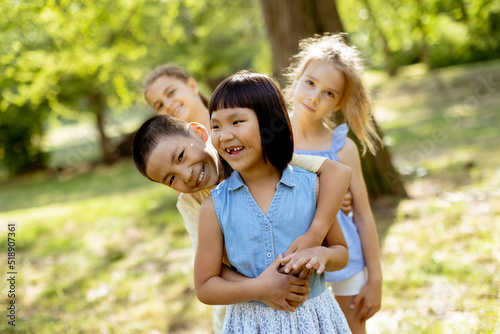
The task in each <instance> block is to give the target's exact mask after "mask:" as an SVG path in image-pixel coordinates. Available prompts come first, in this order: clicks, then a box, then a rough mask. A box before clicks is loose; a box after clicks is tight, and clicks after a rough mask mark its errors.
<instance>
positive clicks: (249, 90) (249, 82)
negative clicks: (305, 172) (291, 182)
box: [208, 71, 293, 171]
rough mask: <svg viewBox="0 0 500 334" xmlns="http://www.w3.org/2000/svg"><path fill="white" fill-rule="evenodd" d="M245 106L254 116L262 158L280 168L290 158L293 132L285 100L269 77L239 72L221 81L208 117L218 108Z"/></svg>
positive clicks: (213, 95)
mask: <svg viewBox="0 0 500 334" xmlns="http://www.w3.org/2000/svg"><path fill="white" fill-rule="evenodd" d="M234 108H248V109H252V110H253V111H254V112H255V114H256V115H257V119H258V120H259V128H260V139H261V143H262V154H263V156H264V159H265V160H266V159H269V161H270V162H271V164H272V165H273V166H274V167H276V169H278V170H280V171H283V170H284V169H285V167H286V166H287V165H288V163H290V160H292V155H293V132H292V127H291V124H290V118H289V117H288V111H287V108H286V103H285V99H284V98H283V95H282V94H281V91H280V90H279V88H278V86H277V85H276V83H275V82H274V81H273V79H271V78H270V77H269V76H267V75H265V74H260V73H252V72H249V71H240V72H238V73H235V74H233V75H232V76H230V77H228V78H226V79H225V80H224V81H222V82H221V83H220V84H219V86H217V88H216V89H215V91H214V93H213V94H212V98H211V99H210V103H209V105H208V110H209V112H210V117H212V114H213V113H214V112H216V111H218V110H221V109H234Z"/></svg>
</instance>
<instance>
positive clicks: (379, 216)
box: [370, 196, 404, 246]
mask: <svg viewBox="0 0 500 334" xmlns="http://www.w3.org/2000/svg"><path fill="white" fill-rule="evenodd" d="M402 200H404V199H402V198H399V197H395V196H382V197H378V198H374V199H370V206H371V208H372V211H373V216H374V217H375V225H376V227H377V233H378V238H379V244H380V246H382V245H383V244H384V241H385V237H386V236H387V233H388V231H389V229H390V228H391V226H392V225H393V224H394V223H395V222H396V220H397V209H398V206H399V203H400V202H401V201H402Z"/></svg>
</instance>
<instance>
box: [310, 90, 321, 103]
mask: <svg viewBox="0 0 500 334" xmlns="http://www.w3.org/2000/svg"><path fill="white" fill-rule="evenodd" d="M309 101H311V102H312V103H314V104H317V103H318V101H319V92H313V93H311V95H310V96H309Z"/></svg>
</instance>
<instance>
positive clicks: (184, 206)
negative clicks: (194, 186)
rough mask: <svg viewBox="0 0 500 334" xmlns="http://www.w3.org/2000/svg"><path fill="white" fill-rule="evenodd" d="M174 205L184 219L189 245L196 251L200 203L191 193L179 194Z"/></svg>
mask: <svg viewBox="0 0 500 334" xmlns="http://www.w3.org/2000/svg"><path fill="white" fill-rule="evenodd" d="M176 206H177V210H179V213H180V214H181V216H182V218H183V219H184V225H185V226H186V230H187V232H188V233H189V237H190V238H191V245H192V246H193V250H194V251H195V252H196V248H197V247H198V223H199V220H200V208H201V203H200V202H199V199H198V198H197V197H196V196H194V195H193V194H180V195H179V198H178V199H177V205H176Z"/></svg>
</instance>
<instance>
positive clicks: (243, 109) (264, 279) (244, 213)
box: [194, 72, 350, 333]
mask: <svg viewBox="0 0 500 334" xmlns="http://www.w3.org/2000/svg"><path fill="white" fill-rule="evenodd" d="M209 110H210V114H211V124H212V134H211V135H212V143H213V145H214V147H215V148H216V149H217V151H218V153H219V154H220V156H221V158H222V159H224V161H225V163H227V164H228V165H229V166H230V167H231V168H232V169H233V170H234V172H233V173H232V174H231V175H230V176H229V177H228V178H227V179H226V180H224V181H223V182H222V183H221V184H220V185H219V186H218V187H217V188H216V189H214V190H212V196H211V197H208V198H207V199H206V200H205V201H204V202H203V204H202V207H201V212H200V221H199V237H198V238H199V239H198V248H197V250H196V257H195V268H194V276H195V288H196V293H197V296H198V298H199V299H200V301H202V302H203V303H206V304H228V305H229V304H230V305H229V306H228V308H227V311H226V317H225V320H224V327H223V333H243V332H244V333H261V332H262V333H349V332H350V330H349V327H348V325H347V322H346V320H345V317H344V315H343V314H342V312H341V310H340V308H339V306H338V304H337V302H336V301H335V299H334V297H333V295H332V294H331V292H330V291H329V290H328V289H326V285H325V281H324V273H323V271H324V270H325V269H326V270H328V271H336V270H340V269H342V268H343V267H344V266H345V265H346V264H347V260H348V252H347V248H346V243H345V239H344V237H343V235H342V232H341V229H340V226H339V224H338V222H336V221H334V223H333V224H332V226H331V228H330V230H329V231H328V233H327V235H326V238H325V242H326V245H328V246H321V245H320V244H319V243H318V245H316V246H313V247H310V248H306V249H302V250H300V251H298V252H295V253H293V254H291V255H288V256H286V257H285V258H283V260H282V261H281V264H282V265H285V266H287V267H288V268H289V269H290V268H293V269H300V268H301V267H304V268H307V269H315V271H314V272H313V274H312V277H311V278H310V279H309V287H310V288H311V291H310V293H309V298H308V299H307V300H306V301H304V302H303V303H302V304H301V305H299V306H298V307H297V308H296V310H295V312H288V311H281V310H276V309H273V308H270V307H269V306H267V305H265V304H263V303H261V302H259V301H255V295H256V294H257V295H259V293H260V294H262V295H265V294H266V293H269V291H268V290H269V289H270V288H271V287H270V286H269V284H270V283H269V282H270V280H269V279H268V278H269V276H270V275H272V273H273V271H275V269H276V268H272V267H271V269H270V265H271V264H272V262H273V259H275V258H276V257H280V256H281V254H282V253H284V252H285V251H286V250H287V249H288V247H289V246H290V244H291V243H292V242H293V241H294V240H295V239H296V238H297V237H299V236H301V235H303V234H304V233H305V232H306V231H307V230H308V228H309V226H310V225H311V222H312V220H313V216H314V213H315V210H316V199H317V196H318V192H319V191H321V190H320V189H318V187H317V176H316V175H314V174H312V173H310V172H307V171H305V170H303V169H300V168H297V167H292V166H290V165H289V164H288V163H289V162H290V160H291V158H292V154H293V135H292V130H291V127H290V121H289V118H288V113H287V110H286V106H285V102H284V99H283V97H282V95H281V93H280V91H279V89H278V87H277V86H276V84H275V83H274V82H273V81H272V79H271V78H269V77H267V76H265V75H262V74H255V73H249V72H239V73H237V74H235V75H233V76H231V77H229V78H227V79H226V80H224V81H223V82H222V83H221V84H220V85H219V86H218V87H217V89H216V90H215V92H214V94H213V96H212V99H211V101H210V105H209ZM224 246H225V249H226V252H227V257H228V260H229V263H230V265H231V267H232V268H233V269H235V270H236V271H237V272H239V273H241V274H243V275H245V276H247V277H250V278H252V279H249V280H244V281H237V282H236V281H228V280H226V279H224V278H222V277H221V260H220V259H221V258H222V256H223V252H224Z"/></svg>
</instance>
